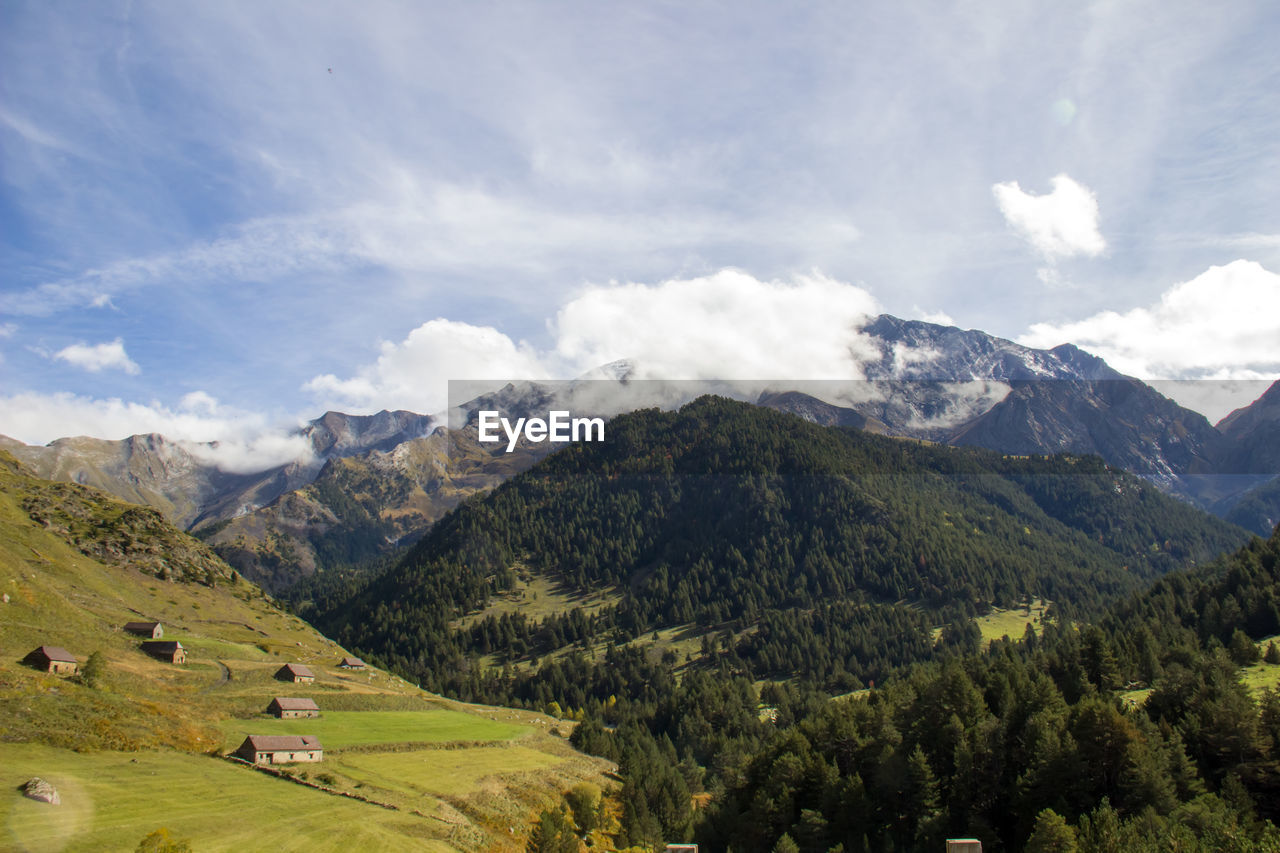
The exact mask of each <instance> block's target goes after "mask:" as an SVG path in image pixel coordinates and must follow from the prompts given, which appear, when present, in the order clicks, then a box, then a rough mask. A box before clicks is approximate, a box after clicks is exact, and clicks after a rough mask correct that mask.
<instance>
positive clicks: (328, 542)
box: [208, 425, 551, 592]
mask: <svg viewBox="0 0 1280 853" xmlns="http://www.w3.org/2000/svg"><path fill="white" fill-rule="evenodd" d="M550 450H551V448H550V447H549V446H548V445H547V444H537V445H531V444H529V443H527V442H522V443H521V444H520V446H519V447H517V449H516V450H515V451H514V452H512V453H506V452H505V448H501V447H495V446H492V445H485V446H482V445H480V443H479V442H477V441H476V438H475V426H474V425H472V426H470V427H467V428H465V429H462V430H458V431H454V432H447V431H445V430H438V431H436V432H435V433H433V434H432V435H430V436H426V437H421V438H414V439H409V440H407V441H402V442H400V443H398V444H396V445H394V447H392V448H390V449H388V450H377V449H375V450H368V451H366V452H364V453H360V454H357V455H352V456H346V457H340V458H333V459H331V460H330V461H329V462H327V463H326V464H325V466H324V468H323V469H322V470H321V471H320V473H319V475H318V476H317V477H316V478H315V480H314V481H313V482H311V483H309V484H307V485H304V486H302V487H300V488H297V489H295V490H292V491H289V492H286V493H284V494H283V495H281V496H280V497H279V498H277V499H276V500H274V501H272V502H271V503H270V504H268V505H267V506H264V507H261V508H258V509H256V510H254V511H252V512H249V513H246V514H244V515H241V516H238V517H236V518H234V519H231V520H229V521H227V522H225V523H224V524H223V525H220V526H219V528H218V529H217V530H216V532H215V533H213V534H212V535H210V536H209V537H208V542H209V543H210V544H211V545H212V546H213V547H214V549H215V550H216V551H217V552H218V554H219V555H220V556H221V557H222V558H223V559H224V560H226V561H227V562H228V563H230V564H231V565H232V566H234V567H235V568H236V569H238V570H239V571H240V573H241V574H243V575H244V576H245V577H246V578H248V579H250V580H252V581H254V582H255V583H258V584H260V585H261V586H263V587H264V588H266V589H268V590H270V591H273V592H281V591H283V590H285V589H288V588H289V587H290V586H292V585H293V584H295V583H297V582H298V581H299V580H301V579H302V578H303V577H306V576H308V575H310V574H313V573H314V572H315V571H316V570H317V569H320V568H322V567H325V566H327V565H332V564H335V563H336V562H344V561H345V562H361V561H364V560H368V559H372V558H375V557H377V556H379V555H380V554H382V553H385V552H386V551H388V550H390V549H392V548H395V547H398V546H400V545H408V544H411V543H412V542H414V541H415V540H416V539H417V537H419V536H421V535H422V534H423V533H425V532H426V530H427V529H428V528H429V527H430V526H431V525H432V524H433V523H435V522H436V521H437V520H438V519H439V518H440V517H441V516H443V515H444V514H445V513H446V512H448V511H449V510H451V509H453V508H454V507H455V506H457V505H458V504H459V503H461V502H462V501H463V500H465V499H466V498H467V497H469V496H470V495H472V494H475V493H476V492H478V491H483V490H485V489H490V488H493V487H494V486H497V485H499V484H500V483H502V482H503V481H504V480H506V479H508V478H509V477H511V476H513V475H514V474H517V473H519V472H521V471H524V470H526V469H527V468H530V467H532V466H533V464H534V463H535V462H536V461H537V460H538V459H541V458H542V457H543V456H545V455H546V454H547V453H548V452H550Z"/></svg>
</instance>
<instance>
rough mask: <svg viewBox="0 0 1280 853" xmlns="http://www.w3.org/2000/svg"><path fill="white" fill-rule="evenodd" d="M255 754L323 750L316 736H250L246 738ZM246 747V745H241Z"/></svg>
mask: <svg viewBox="0 0 1280 853" xmlns="http://www.w3.org/2000/svg"><path fill="white" fill-rule="evenodd" d="M245 743H247V744H249V746H251V747H252V748H253V750H254V752H284V751H287V750H290V749H321V748H322V747H321V746H320V738H318V737H315V736H314V735H249V736H248V737H247V738H245ZM240 746H242V747H243V746H244V743H242V744H240Z"/></svg>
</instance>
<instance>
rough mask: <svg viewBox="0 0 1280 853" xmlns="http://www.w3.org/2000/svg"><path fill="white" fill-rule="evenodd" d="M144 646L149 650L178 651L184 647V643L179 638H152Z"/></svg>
mask: <svg viewBox="0 0 1280 853" xmlns="http://www.w3.org/2000/svg"><path fill="white" fill-rule="evenodd" d="M142 647H143V648H144V649H146V650H147V651H149V652H176V651H178V649H181V648H182V643H179V642H178V641H177V640H150V641H148V642H145V643H143V644H142Z"/></svg>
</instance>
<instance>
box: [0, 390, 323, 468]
mask: <svg viewBox="0 0 1280 853" xmlns="http://www.w3.org/2000/svg"><path fill="white" fill-rule="evenodd" d="M293 432H294V431H293V430H292V429H291V428H289V427H288V426H281V425H279V424H271V423H268V422H267V420H266V419H265V418H264V417H263V416H261V415H259V414H256V413H252V412H246V411H242V410H239V409H231V408H227V407H224V406H221V405H220V404H219V403H218V401H217V400H215V399H214V398H212V397H211V396H209V395H208V394H205V393H204V392H202V391H197V392H194V393H192V394H188V395H187V396H186V397H185V398H184V401H183V405H182V406H180V407H179V408H178V409H172V408H169V407H167V406H164V405H162V404H160V403H157V402H152V403H136V402H127V401H124V400H120V399H118V398H110V399H105V400H103V399H92V398H89V397H81V396H78V395H75V394H69V393H55V394H42V393H37V392H25V393H20V394H13V395H9V396H5V397H0V434H3V435H7V436H10V437H11V438H16V439H18V440H19V441H24V442H26V443H28V444H44V443H46V442H48V441H51V440H53V439H55V438H61V437H66V436H76V435H92V436H95V437H98V438H105V439H121V438H127V437H128V436H131V435H144V434H147V433H160V434H161V435H164V436H165V437H166V438H169V439H172V440H174V441H177V442H180V443H181V444H182V445H183V446H184V447H185V448H186V449H187V451H188V452H190V453H191V454H192V455H193V456H196V457H197V458H199V459H201V460H203V461H205V462H207V463H210V464H213V465H216V466H217V467H219V468H221V469H222V470H224V471H231V472H234V473H249V472H252V471H262V470H265V469H267V468H272V467H275V466H276V465H283V464H285V463H288V462H292V461H294V460H309V459H310V458H311V447H310V445H309V444H308V443H307V441H306V439H305V438H303V437H302V436H299V435H295V434H293Z"/></svg>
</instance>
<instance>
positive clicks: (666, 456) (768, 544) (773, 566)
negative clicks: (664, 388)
mask: <svg viewBox="0 0 1280 853" xmlns="http://www.w3.org/2000/svg"><path fill="white" fill-rule="evenodd" d="M1244 539H1245V534H1244V533H1243V531H1241V530H1239V529H1238V528H1235V527H1232V526H1230V525H1227V524H1225V523H1224V522H1221V521H1219V520H1217V519H1214V518H1212V517H1210V516H1208V515H1206V514H1205V513H1202V512H1200V511H1198V510H1195V509H1193V508H1191V507H1189V506H1186V505H1185V504H1182V503H1179V502H1177V501H1175V500H1172V499H1170V498H1167V497H1165V496H1164V495H1162V494H1160V492H1159V491H1158V490H1156V489H1155V488H1154V487H1152V486H1150V485H1149V484H1147V483H1145V482H1143V481H1141V480H1139V479H1137V478H1135V477H1132V476H1130V475H1127V474H1124V473H1122V472H1118V471H1115V470H1112V469H1110V468H1108V467H1107V466H1105V465H1104V464H1103V463H1102V462H1101V460H1098V459H1096V458H1074V457H1049V458H1046V457H1007V456H1003V455H1001V454H997V453H992V452H988V451H981V450H973V449H958V448H948V447H941V446H935V445H930V444H926V443H921V442H916V441H905V440H900V439H890V438H884V437H880V436H874V435H868V434H866V433H862V432H859V431H856V430H846V429H840V428H831V427H820V426H816V425H814V424H810V423H808V422H806V421H804V420H802V419H800V418H797V417H794V416H791V415H785V414H782V413H778V412H774V411H770V410H767V409H762V408H759V407H754V406H750V405H747V404H743V403H736V402H733V401H729V400H725V399H722V398H712V397H708V398H703V399H700V400H698V401H696V402H694V403H692V404H690V405H688V406H685V407H684V408H683V409H681V410H680V411H678V412H660V411H657V410H647V411H642V412H637V413H634V414H631V415H624V416H621V417H619V418H617V419H615V420H614V421H613V422H611V423H610V429H609V437H608V441H606V442H604V443H596V444H580V445H576V446H572V447H569V448H567V449H566V450H565V451H563V452H561V453H557V454H555V455H553V456H551V457H549V458H548V459H546V460H544V461H543V462H542V463H540V464H539V465H537V466H536V467H535V468H533V469H531V470H530V471H528V472H526V473H525V474H522V475H520V476H518V477H516V478H514V479H512V480H510V481H508V482H507V483H506V484H504V485H503V486H501V487H500V488H498V489H497V490H495V491H494V492H493V493H491V494H489V495H487V496H485V497H483V498H481V499H475V500H472V501H469V502H468V503H466V504H465V505H464V506H462V507H461V508H460V509H459V510H457V511H455V512H454V513H452V514H450V515H449V516H446V518H445V519H443V520H442V521H441V522H440V523H439V524H438V525H437V526H436V527H435V528H434V529H433V530H432V531H431V533H430V534H428V536H427V537H425V538H424V539H423V540H422V541H421V542H420V543H419V544H418V545H417V546H415V547H414V549H413V550H412V551H411V552H410V553H409V554H408V555H407V556H406V557H405V559H404V560H403V561H401V563H400V564H399V565H398V566H396V567H395V568H394V569H392V570H390V571H388V572H386V573H385V574H384V575H382V576H381V577H380V578H378V579H377V580H375V581H373V582H372V583H370V584H369V586H368V587H367V588H365V589H364V590H362V591H360V592H359V593H358V594H357V595H355V596H354V597H353V598H351V599H350V600H346V599H343V598H342V597H341V596H338V597H335V598H334V600H333V602H332V603H331V606H330V608H329V610H328V612H325V613H321V614H319V615H318V616H317V619H318V623H319V624H321V625H322V626H324V627H325V628H326V629H327V630H329V631H330V632H332V633H333V635H334V636H336V637H339V638H341V639H342V641H343V642H345V643H348V644H350V645H352V646H354V647H357V648H359V649H360V650H361V651H362V652H365V653H367V654H370V655H375V656H377V657H378V659H380V660H383V661H385V662H386V663H388V664H390V665H393V666H395V667H396V668H397V669H399V670H401V671H403V672H405V673H407V674H411V675H412V676H413V677H414V678H418V679H422V680H423V682H424V683H425V684H431V685H433V687H435V688H439V689H444V690H451V691H454V692H459V693H461V694H462V695H468V694H474V695H476V696H477V697H479V696H486V697H488V698H490V699H494V700H496V699H500V698H504V697H505V695H506V694H505V693H504V692H503V690H502V689H501V688H495V687H494V685H492V684H488V685H486V684H484V683H483V682H484V680H485V678H486V677H487V676H486V675H485V674H484V673H483V671H482V669H481V668H480V667H478V666H477V665H476V664H475V660H476V659H478V658H479V657H480V656H482V655H489V654H491V655H495V656H496V659H499V660H502V661H511V662H515V661H521V660H524V661H526V662H529V661H531V660H532V659H534V658H536V657H538V656H540V655H546V654H549V653H553V652H556V651H557V650H559V649H563V648H567V647H568V646H570V645H573V644H575V643H577V644H580V645H584V646H586V645H589V644H590V643H591V642H592V641H593V640H596V641H599V640H604V639H608V638H612V639H615V640H620V641H626V640H629V639H631V638H634V637H636V636H638V635H640V634H642V633H645V632H649V631H653V630H654V629H659V628H667V627H671V626H678V625H685V626H692V628H693V630H696V631H697V632H699V633H701V632H705V631H710V630H713V629H715V630H725V629H729V630H736V631H743V630H746V629H751V639H750V640H749V642H750V643H753V644H754V645H753V646H752V648H753V649H755V650H756V651H755V655H756V657H757V658H758V662H757V664H756V667H757V669H758V671H759V672H760V674H762V675H763V674H778V675H786V674H790V673H791V672H793V671H795V670H796V669H797V668H795V667H792V666H791V665H790V661H791V660H793V659H794V655H795V652H794V649H795V644H794V643H793V642H791V641H786V642H780V643H777V644H774V643H772V642H771V641H772V639H773V638H775V637H785V636H787V635H788V634H789V633H795V632H800V633H802V634H806V635H808V636H811V637H814V636H817V637H823V638H824V645H825V646H826V647H827V648H828V649H829V651H828V652H827V653H825V654H821V655H818V656H816V657H812V658H809V659H806V660H805V661H803V662H801V664H800V666H799V667H798V669H799V670H803V671H808V674H810V675H812V676H813V677H816V678H820V679H823V680H825V681H827V682H830V683H832V684H833V685H836V684H845V685H849V684H853V683H855V681H858V680H865V679H866V678H869V677H870V678H874V677H876V675H877V674H878V672H879V671H880V670H882V669H883V668H884V666H886V665H892V664H896V663H901V662H904V661H905V660H909V659H913V658H916V657H918V656H919V654H920V653H921V650H927V649H928V648H929V647H930V646H931V640H932V638H931V626H932V625H936V624H938V623H939V621H940V620H941V621H958V622H959V623H961V624H962V623H963V622H964V620H966V619H967V618H968V617H969V616H971V615H973V614H976V613H980V612H983V611H985V610H986V609H987V608H988V607H989V606H990V605H992V604H1003V605H1011V604H1013V603H1016V602H1021V601H1025V600H1028V599H1030V598H1035V597H1043V598H1048V599H1051V600H1052V601H1054V602H1055V603H1056V606H1057V607H1058V608H1059V609H1060V610H1061V611H1062V613H1064V614H1077V613H1087V612H1090V611H1096V610H1097V609H1099V608H1100V607H1101V605H1102V604H1103V603H1104V602H1106V601H1108V600H1114V598H1116V597H1118V596H1120V595H1123V594H1125V593H1127V592H1130V591H1132V590H1133V589H1135V588H1137V585H1138V584H1139V583H1140V582H1141V581H1143V580H1145V579H1149V578H1152V577H1155V576H1158V575H1160V574H1162V573H1164V572H1167V571H1169V570H1171V569H1174V568H1177V567H1180V566H1182V565H1186V564H1188V563H1191V562H1194V561H1197V560H1204V559H1208V558H1210V557H1212V556H1214V555H1215V554H1218V553H1220V552H1221V551H1223V550H1224V549H1226V548H1230V547H1234V546H1236V545H1238V544H1239V543H1240V542H1242V541H1244ZM522 575H525V576H527V575H533V576H546V577H553V578H555V579H556V580H558V581H559V582H560V583H561V584H563V585H564V586H565V587H567V588H568V589H569V590H571V591H573V592H576V593H578V594H591V593H596V594H604V595H605V596H606V597H607V602H606V603H604V604H603V605H602V606H597V607H594V608H592V609H591V612H590V614H589V615H588V612H587V611H586V610H584V609H582V608H579V609H577V610H575V609H574V608H572V607H568V608H565V610H564V611H563V612H554V613H550V614H548V615H547V616H546V618H544V619H542V620H541V621H538V620H535V619H532V618H527V617H526V616H525V615H524V613H522V612H521V610H522V609H521V608H519V607H517V608H515V609H514V610H513V611H512V610H507V611H504V613H503V614H502V615H501V616H498V615H496V614H495V613H493V612H489V613H484V609H485V608H486V606H488V605H489V604H490V603H491V599H493V597H494V596H498V595H502V594H503V593H504V592H505V591H507V590H509V589H511V588H512V587H513V586H515V585H516V584H517V583H518V581H519V578H520V577H521V576H522ZM524 609H526V610H527V609H528V608H524ZM468 614H480V615H479V616H473V617H472V618H470V619H466V620H464V619H463V617H467V616H468ZM850 623H853V624H865V625H867V626H868V628H869V629H870V630H871V631H872V632H873V633H874V632H875V631H877V630H878V629H880V628H882V627H883V626H885V625H888V624H892V625H894V626H895V628H894V630H893V631H892V635H893V636H895V637H898V638H900V644H901V648H900V649H899V651H898V652H896V653H894V654H892V655H890V656H889V657H888V658H885V657H884V654H885V650H884V648H883V647H882V648H881V649H880V650H879V653H878V654H865V653H862V652H863V651H864V650H863V649H862V646H863V642H862V641H861V640H859V639H857V638H856V637H855V636H853V634H849V632H850V629H849V628H848V627H846V626H848V625H849V624H850ZM853 633H857V631H856V629H854V631H853ZM842 634H849V635H848V636H844V637H843V638H841V637H839V636H838V635H842ZM882 645H883V644H882ZM775 646H776V648H775ZM494 690H497V691H498V692H497V693H494V692H493V691H494Z"/></svg>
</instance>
